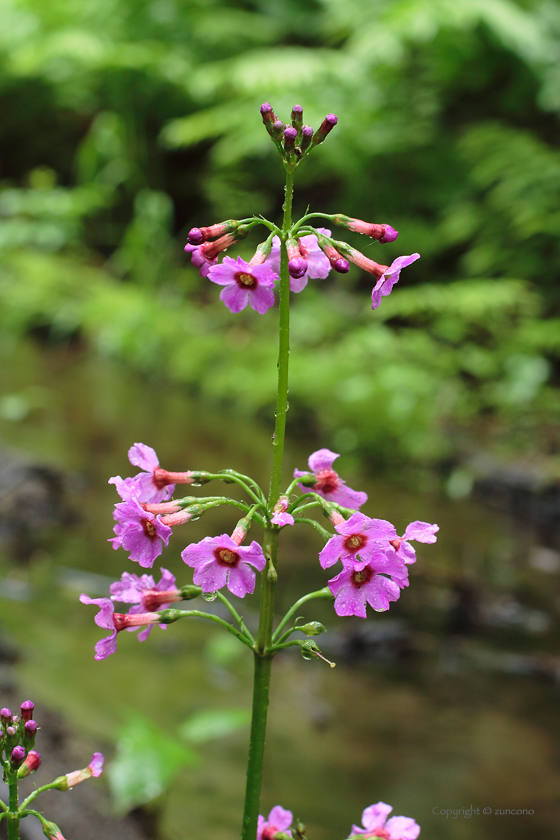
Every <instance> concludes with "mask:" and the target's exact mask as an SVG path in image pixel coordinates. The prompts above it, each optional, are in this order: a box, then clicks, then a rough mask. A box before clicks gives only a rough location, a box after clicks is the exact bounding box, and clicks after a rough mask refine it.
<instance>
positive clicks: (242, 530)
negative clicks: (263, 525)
mask: <svg viewBox="0 0 560 840" xmlns="http://www.w3.org/2000/svg"><path fill="white" fill-rule="evenodd" d="M250 527H251V520H250V519H249V517H248V516H244V517H243V519H240V520H239V522H238V523H237V525H236V526H235V529H234V531H233V533H232V535H231V538H232V540H233V542H234V543H235V544H236V545H241V543H242V542H243V540H244V539H245V537H246V536H247V534H248V533H249V528H250Z"/></svg>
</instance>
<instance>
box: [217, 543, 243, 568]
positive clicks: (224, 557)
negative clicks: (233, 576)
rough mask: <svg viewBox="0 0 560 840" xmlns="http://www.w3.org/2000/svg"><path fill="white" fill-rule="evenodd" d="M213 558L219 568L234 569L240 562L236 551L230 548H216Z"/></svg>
mask: <svg viewBox="0 0 560 840" xmlns="http://www.w3.org/2000/svg"><path fill="white" fill-rule="evenodd" d="M214 557H215V558H216V561H217V563H218V565H219V566H227V568H229V569H234V568H235V567H236V566H237V564H238V563H239V561H240V560H241V557H240V556H239V554H238V553H237V551H232V550H231V549H230V548H217V549H216V550H215V552H214Z"/></svg>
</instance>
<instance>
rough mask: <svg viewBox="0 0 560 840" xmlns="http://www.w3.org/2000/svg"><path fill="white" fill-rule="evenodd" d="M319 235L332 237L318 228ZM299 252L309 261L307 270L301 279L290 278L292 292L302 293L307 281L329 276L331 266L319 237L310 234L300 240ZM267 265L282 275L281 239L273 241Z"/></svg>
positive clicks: (275, 238) (276, 237)
mask: <svg viewBox="0 0 560 840" xmlns="http://www.w3.org/2000/svg"><path fill="white" fill-rule="evenodd" d="M317 230H318V231H319V233H322V234H324V236H330V235H331V232H330V230H327V229H326V228H317ZM298 243H299V250H300V253H301V256H302V257H303V259H304V260H306V261H307V270H306V271H305V272H304V273H303V274H302V276H301V277H290V289H291V290H292V292H301V291H303V289H305V287H306V286H307V281H308V280H309V279H311V280H324V279H325V277H328V276H329V272H330V270H331V264H330V262H329V260H328V259H327V257H326V256H325V255H324V254H323V252H322V251H321V249H320V248H319V244H318V242H317V237H316V236H315V235H314V234H312V233H310V234H308V235H307V236H302V237H300V239H298ZM265 265H268V266H270V268H271V269H272V270H273V271H274V273H275V274H277V275H278V276H279V275H280V239H279V237H278V236H275V237H274V239H273V240H272V249H271V251H270V256H269V257H268V259H267V261H266V263H265Z"/></svg>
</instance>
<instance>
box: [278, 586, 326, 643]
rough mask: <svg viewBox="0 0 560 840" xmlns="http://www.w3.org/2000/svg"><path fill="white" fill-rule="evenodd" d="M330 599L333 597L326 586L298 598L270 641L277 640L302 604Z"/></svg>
mask: <svg viewBox="0 0 560 840" xmlns="http://www.w3.org/2000/svg"><path fill="white" fill-rule="evenodd" d="M332 597H333V596H332V593H331V590H330V589H329V588H328V586H325V587H323V589H317V590H315V592H309V593H308V594H307V595H304V596H303V597H302V598H300V599H299V600H298V601H296V602H295V604H294V605H293V606H292V607H290V609H289V610H288V612H287V613H286V615H285V616H284V618H283V619H282V621H281V622H280V624H279V625H278V627H277V628H276V630H275V631H274V635H273V636H272V641H273V642H274V641H276V639H278V638H279V636H280V634H281V632H282V630H283V629H284V627H285V626H286V624H287V623H288V621H289V620H290V618H291V617H292V616H293V615H294V613H295V612H297V611H298V610H299V608H300V607H301V606H302V605H303V604H305V603H306V601H312V600H313V599H314V598H331V599H332ZM294 629H296V630H297V627H296V628H294Z"/></svg>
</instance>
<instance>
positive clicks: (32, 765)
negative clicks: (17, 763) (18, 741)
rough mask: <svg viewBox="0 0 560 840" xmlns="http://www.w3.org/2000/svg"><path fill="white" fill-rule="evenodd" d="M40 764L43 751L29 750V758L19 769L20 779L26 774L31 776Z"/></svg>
mask: <svg viewBox="0 0 560 840" xmlns="http://www.w3.org/2000/svg"><path fill="white" fill-rule="evenodd" d="M40 766H41V753H38V752H37V751H36V750H29V752H28V753H27V758H26V759H25V761H24V762H23V764H22V765H21V767H20V768H19V770H18V779H24V778H25V777H26V776H30V775H31V773H35V771H36V770H38V769H39V767H40Z"/></svg>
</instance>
